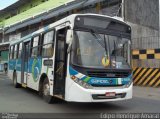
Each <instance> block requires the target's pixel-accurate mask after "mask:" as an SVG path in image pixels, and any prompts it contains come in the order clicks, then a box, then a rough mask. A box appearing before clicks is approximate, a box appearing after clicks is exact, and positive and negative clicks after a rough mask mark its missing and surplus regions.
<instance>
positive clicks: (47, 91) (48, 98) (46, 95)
mask: <svg viewBox="0 0 160 119" xmlns="http://www.w3.org/2000/svg"><path fill="white" fill-rule="evenodd" d="M42 93H43V99H44V100H45V101H46V102H47V103H49V104H50V103H52V102H53V97H52V96H51V95H50V85H49V81H48V78H46V79H45V80H44V82H43V89H42Z"/></svg>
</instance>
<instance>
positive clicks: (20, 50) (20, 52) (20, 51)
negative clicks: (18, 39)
mask: <svg viewBox="0 0 160 119" xmlns="http://www.w3.org/2000/svg"><path fill="white" fill-rule="evenodd" d="M21 54H22V43H20V44H19V51H18V58H19V59H20V58H21Z"/></svg>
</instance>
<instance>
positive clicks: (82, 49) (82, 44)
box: [71, 31, 129, 69]
mask: <svg viewBox="0 0 160 119" xmlns="http://www.w3.org/2000/svg"><path fill="white" fill-rule="evenodd" d="M71 56H72V57H71V60H72V64H73V65H78V66H83V67H92V68H123V69H124V68H129V65H128V60H127V59H128V56H129V40H128V39H125V38H121V37H117V36H111V35H106V34H97V33H94V32H85V31H75V32H74V40H73V45H72V55H71Z"/></svg>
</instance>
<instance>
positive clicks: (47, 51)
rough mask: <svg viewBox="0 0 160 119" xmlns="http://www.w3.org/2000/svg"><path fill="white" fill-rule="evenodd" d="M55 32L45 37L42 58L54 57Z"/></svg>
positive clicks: (46, 34) (48, 33) (50, 32)
mask: <svg viewBox="0 0 160 119" xmlns="http://www.w3.org/2000/svg"><path fill="white" fill-rule="evenodd" d="M53 44H54V31H49V32H47V33H45V34H44V35H43V45H42V57H52V56H53V51H54V48H53Z"/></svg>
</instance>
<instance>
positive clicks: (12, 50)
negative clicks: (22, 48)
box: [11, 45, 15, 59]
mask: <svg viewBox="0 0 160 119" xmlns="http://www.w3.org/2000/svg"><path fill="white" fill-rule="evenodd" d="M14 48H15V46H14V45H13V46H12V48H11V53H12V58H11V59H14Z"/></svg>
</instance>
